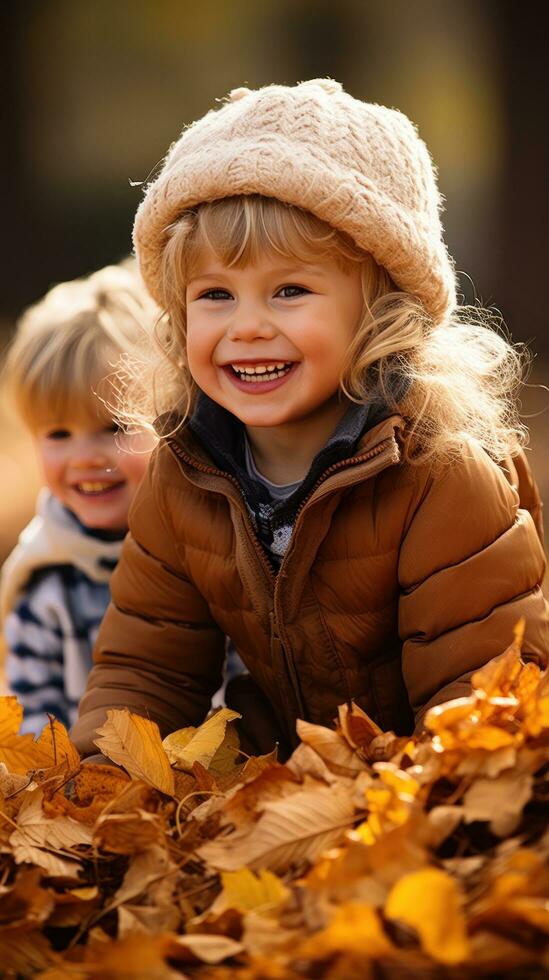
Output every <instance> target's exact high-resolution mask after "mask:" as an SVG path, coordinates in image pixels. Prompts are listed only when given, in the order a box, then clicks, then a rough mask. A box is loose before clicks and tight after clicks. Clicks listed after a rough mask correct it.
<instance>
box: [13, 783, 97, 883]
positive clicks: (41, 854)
mask: <svg viewBox="0 0 549 980" xmlns="http://www.w3.org/2000/svg"><path fill="white" fill-rule="evenodd" d="M42 799H43V793H42V790H34V791H33V792H32V793H29V795H28V798H27V799H26V800H25V801H24V802H23V804H22V806H21V808H20V810H19V813H18V816H17V830H14V832H13V833H12V834H11V836H10V844H11V847H12V853H13V857H14V859H15V861H16V863H17V864H23V863H28V864H35V865H37V866H38V867H40V868H43V869H44V870H45V871H46V872H47V873H48V874H49V875H67V876H69V877H75V876H76V875H77V873H78V870H79V869H80V867H81V865H80V863H79V855H78V854H74V858H71V857H70V855H69V856H68V857H63V858H60V857H58V856H57V855H56V854H54V853H53V852H57V851H61V852H62V853H63V854H64V855H65V854H66V852H67V851H71V850H72V849H73V848H75V847H78V846H80V845H90V844H91V842H92V838H91V831H90V829H89V828H88V827H86V826H85V825H84V824H80V823H77V822H76V821H75V820H71V819H70V817H55V818H54V819H52V818H50V817H48V816H46V814H45V813H44V812H43V810H42Z"/></svg>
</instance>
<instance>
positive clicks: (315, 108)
mask: <svg viewBox="0 0 549 980" xmlns="http://www.w3.org/2000/svg"><path fill="white" fill-rule="evenodd" d="M239 194H262V195H264V196H265V197H274V198H277V199H278V200H280V201H283V202H285V203H286V204H293V205H297V206H298V207H300V208H303V209H304V210H307V211H311V212H312V213H313V214H315V215H317V217H319V218H321V219H322V220H324V221H326V222H328V224H330V225H332V226H333V227H334V228H337V229H339V230H340V231H344V232H346V233H347V234H348V235H350V236H351V238H353V239H354V241H355V242H356V243H357V244H358V245H359V246H360V247H361V248H363V249H364V250H365V251H367V252H370V253H371V254H372V255H373V256H374V258H375V259H376V261H377V262H378V263H379V264H380V265H382V266H384V267H385V269H387V271H388V272H389V274H390V275H391V277H392V279H393V281H394V282H395V283H396V284H397V286H398V287H399V288H400V289H403V290H405V291H406V292H410V293H412V294H414V295H415V296H417V297H418V298H419V299H420V300H421V302H422V303H423V305H424V306H425V308H426V310H427V311H428V312H429V313H430V314H431V315H432V316H433V318H434V319H435V320H436V321H440V320H442V319H444V317H445V316H446V314H447V313H448V312H449V311H450V310H451V309H452V307H453V306H455V303H456V294H455V279H454V272H453V266H452V262H451V260H450V258H449V256H448V252H447V250H446V247H445V245H444V242H443V238H442V226H441V222H440V217H439V209H440V195H439V193H438V189H437V185H436V177H435V172H434V168H433V164H432V162H431V158H430V156H429V152H428V150H427V148H426V146H425V144H424V143H423V141H422V140H421V139H420V138H419V136H418V134H417V132H416V129H415V127H414V126H413V124H412V123H411V122H410V120H409V119H408V118H407V117H406V116H404V115H403V114H402V113H400V112H397V111H396V110H395V109H386V108H384V107H383V106H379V105H369V104H368V103H365V102H360V101H358V99H354V98H352V96H350V95H348V94H347V93H346V92H344V91H343V89H342V87H341V85H340V84H339V82H335V81H332V80H331V79H315V80H313V81H308V82H302V83H301V84H299V85H296V86H292V87H289V86H285V85H267V86H265V87H264V88H261V89H258V90H257V91H250V90H249V89H247V88H240V89H235V90H234V91H233V92H231V94H230V96H229V101H228V102H227V103H225V104H224V105H223V106H222V107H221V108H220V109H217V110H212V111H210V112H208V113H207V114H206V115H205V116H204V117H203V118H202V119H200V120H198V122H195V123H194V124H193V125H191V126H190V127H189V128H188V129H185V130H184V131H183V133H182V135H181V137H180V138H179V140H177V142H176V143H174V144H173V145H172V147H171V149H170V150H169V152H168V154H167V156H166V159H165V162H164V166H163V168H162V170H161V172H160V174H159V176H158V177H157V178H156V180H154V182H153V183H151V184H150V185H149V186H148V188H147V190H146V194H145V198H144V200H143V202H142V203H141V205H140V207H139V209H138V211H137V215H136V218H135V226H134V244H135V249H136V253H137V256H138V259H139V263H140V267H141V273H142V276H143V278H144V280H145V283H146V284H147V286H148V288H149V290H150V292H151V293H152V295H153V296H154V298H155V299H156V300H157V301H158V302H159V303H160V304H161V305H162V304H163V296H162V288H161V282H160V274H159V273H160V261H161V256H162V249H163V247H164V245H165V242H166V234H167V232H166V229H167V227H168V225H170V224H172V223H173V222H174V221H176V220H177V218H178V217H179V216H180V215H181V214H182V212H183V211H184V210H186V209H187V208H190V207H193V206H194V205H197V204H200V203H203V202H205V201H215V200H218V199H219V198H224V197H232V196H235V195H239Z"/></svg>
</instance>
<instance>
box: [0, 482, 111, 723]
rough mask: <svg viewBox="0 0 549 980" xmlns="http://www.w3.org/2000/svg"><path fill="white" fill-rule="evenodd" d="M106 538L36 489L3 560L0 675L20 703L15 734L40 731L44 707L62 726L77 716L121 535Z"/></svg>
mask: <svg viewBox="0 0 549 980" xmlns="http://www.w3.org/2000/svg"><path fill="white" fill-rule="evenodd" d="M105 537H106V538H107V540H105ZM111 538H112V536H111V535H106V536H105V535H104V534H102V533H101V532H96V531H93V530H90V529H87V528H84V527H83V526H82V525H81V524H80V523H79V522H78V520H77V519H76V517H75V516H74V514H72V513H71V512H70V511H68V510H66V508H64V507H63V506H62V505H61V504H60V502H59V501H58V500H56V498H54V497H53V496H52V495H51V494H49V493H48V492H47V491H46V492H42V494H41V496H40V498H39V505H38V513H37V516H36V517H35V518H34V519H33V521H31V524H30V525H29V526H28V527H27V528H26V529H25V531H24V532H23V534H22V535H21V538H20V540H19V544H18V546H17V548H16V549H15V550H14V552H12V555H11V556H10V557H9V558H8V560H7V561H6V563H5V565H4V568H3V570H2V606H3V612H4V634H5V638H6V644H7V647H8V656H7V661H6V675H7V681H8V685H9V689H10V691H11V693H13V694H15V695H17V697H18V699H19V701H20V702H21V704H22V705H23V708H24V719H23V724H22V726H21V732H22V733H25V732H32V733H35V734H36V733H38V732H40V731H41V730H42V728H43V727H44V725H45V724H47V722H48V714H52V715H55V717H56V718H58V719H59V720H60V721H62V722H63V724H64V725H66V726H67V727H69V726H70V725H71V724H72V723H73V722H74V721H75V720H76V716H77V709H78V702H79V700H80V697H81V696H82V694H83V692H84V690H85V687H86V682H87V678H88V674H89V672H90V669H91V666H92V651H93V647H94V644H95V640H96V636H97V632H98V629H99V625H100V623H101V620H102V619H103V616H104V614H105V611H106V608H107V605H108V603H109V601H110V590H109V579H110V575H111V572H112V570H113V568H114V567H115V565H116V562H117V560H118V556H119V553H120V549H121V546H122V535H119V536H118V537H117V539H116V540H111Z"/></svg>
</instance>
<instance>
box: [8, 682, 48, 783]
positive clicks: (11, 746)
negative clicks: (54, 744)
mask: <svg viewBox="0 0 549 980" xmlns="http://www.w3.org/2000/svg"><path fill="white" fill-rule="evenodd" d="M22 721H23V708H22V707H21V705H20V704H19V702H18V701H17V698H16V697H12V696H11V695H10V696H8V697H0V762H3V763H4V764H5V766H6V768H7V770H8V772H15V773H26V772H29V771H30V770H31V769H43V768H44V767H46V766H49V765H50V757H49V755H48V754H47V753H46V752H44V750H43V749H42V748H41V747H40V746H39V745H38V742H35V741H34V738H33V736H32V735H18V734H17V733H18V731H19V729H20V727H21V722H22Z"/></svg>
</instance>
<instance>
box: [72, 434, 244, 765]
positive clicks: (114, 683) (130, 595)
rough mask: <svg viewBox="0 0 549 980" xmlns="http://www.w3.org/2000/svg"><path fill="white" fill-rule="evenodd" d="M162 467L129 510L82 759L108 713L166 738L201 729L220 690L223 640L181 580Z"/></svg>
mask: <svg viewBox="0 0 549 980" xmlns="http://www.w3.org/2000/svg"><path fill="white" fill-rule="evenodd" d="M166 452H169V450H168V449H167V448H166V447H163V449H162V455H163V454H164V453H166ZM161 462H162V456H161V454H160V453H159V452H157V453H156V454H155V456H153V459H152V460H151V464H150V466H149V471H148V474H147V476H146V477H145V479H144V481H143V483H142V485H141V487H140V489H139V491H138V493H137V495H136V498H135V501H134V504H133V506H132V508H131V512H130V519H129V524H130V530H129V533H128V535H127V537H126V540H125V542H124V546H123V549H122V556H121V559H120V562H119V564H118V566H117V568H116V570H115V571H114V573H113V576H112V579H111V595H112V601H111V604H110V606H109V608H108V610H107V613H106V615H105V618H104V620H103V623H102V625H101V628H100V631H99V636H98V640H97V644H96V648H95V654H94V660H95V666H94V668H93V669H92V671H91V673H90V677H89V680H88V686H87V689H86V692H85V694H84V696H83V698H82V701H81V703H80V713H79V718H78V721H77V722H76V724H75V726H74V728H73V731H72V738H73V740H74V742H75V743H76V745H77V746H78V748H79V750H80V751H81V752H82V754H84V755H87V754H89V753H93V752H96V751H97V749H96V747H95V746H94V744H93V738H94V737H95V735H94V733H95V730H96V729H97V728H98V726H100V725H101V724H102V723H103V721H104V720H105V717H106V712H107V709H108V708H115V707H128V708H130V710H131V711H133V712H135V713H136V714H141V715H145V716H146V717H148V718H150V719H151V720H153V721H155V722H156V723H157V724H158V726H159V728H160V731H161V733H162V734H163V735H165V734H167V733H168V732H170V731H174V730H176V729H177V728H183V727H185V726H187V725H198V724H200V723H201V722H202V721H203V720H204V718H205V716H206V714H207V712H208V710H209V708H210V702H211V697H212V695H213V694H214V693H215V691H216V690H217V689H218V688H219V686H220V684H221V675H222V668H223V662H224V656H225V638H224V635H223V633H222V632H221V631H220V630H219V628H218V627H217V626H216V624H215V622H214V621H213V619H212V617H211V614H210V611H209V608H208V605H207V603H206V602H205V601H204V599H203V598H202V596H201V595H200V593H199V592H198V591H197V589H196V587H195V586H194V585H193V583H192V581H190V579H189V577H188V575H187V574H186V570H185V560H184V546H183V545H182V544H181V543H180V542H178V540H177V537H178V536H177V534H176V531H175V529H174V526H173V521H172V520H171V514H170V508H169V506H168V505H167V500H168V497H169V493H168V491H169V487H166V485H165V484H166V472H165V468H164V470H163V469H162V466H161ZM181 496H182V495H181V494H179V496H178V499H180V498H181Z"/></svg>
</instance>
